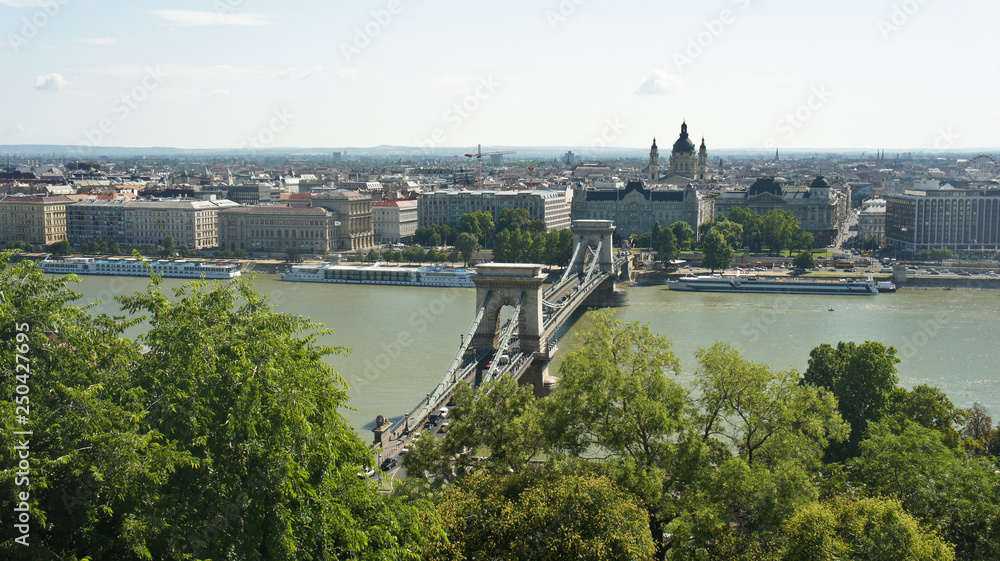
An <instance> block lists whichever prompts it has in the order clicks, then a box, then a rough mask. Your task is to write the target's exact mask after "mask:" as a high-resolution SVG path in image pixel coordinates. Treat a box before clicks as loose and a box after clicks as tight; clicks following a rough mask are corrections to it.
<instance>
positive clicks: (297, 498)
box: [0, 255, 432, 560]
mask: <svg viewBox="0 0 1000 561" xmlns="http://www.w3.org/2000/svg"><path fill="white" fill-rule="evenodd" d="M68 280H69V277H58V278H55V279H46V278H45V277H44V276H43V275H42V274H41V271H40V270H39V269H37V267H36V266H35V265H34V264H32V263H30V262H24V263H21V264H18V265H17V266H13V267H11V266H8V265H7V255H4V256H3V257H0V295H2V296H0V315H2V316H3V321H2V322H0V325H2V326H4V327H2V328H0V329H3V330H4V331H5V335H6V336H7V338H6V339H5V340H7V341H14V340H15V336H14V333H13V330H14V326H15V325H16V324H18V323H26V324H27V325H28V326H29V328H30V329H29V331H28V333H29V335H30V337H31V341H30V345H29V350H28V353H29V355H30V359H31V363H30V364H31V378H30V380H31V388H32V391H31V394H30V397H31V400H32V402H31V407H32V413H33V422H34V423H33V425H34V427H35V430H36V436H35V437H32V438H31V458H32V466H37V471H35V472H33V473H32V480H31V483H32V486H31V497H30V506H31V512H32V523H33V527H32V529H33V532H32V535H31V537H32V546H31V547H29V548H24V547H22V546H20V545H16V544H13V542H12V541H11V537H12V536H11V532H12V529H11V528H10V526H8V529H7V530H5V532H4V541H3V542H2V544H0V556H3V557H4V558H7V559H43V558H66V559H75V558H83V557H90V558H94V559H122V560H131V559H151V558H154V557H155V558H157V559H194V558H199V559H206V558H212V559H223V558H225V559H325V558H335V557H336V558H343V557H349V558H356V559H416V558H417V554H416V552H418V551H420V550H421V549H422V548H423V546H424V544H425V542H426V541H427V539H429V537H430V533H431V532H432V530H431V529H430V527H429V526H428V522H429V519H428V518H427V515H426V511H425V510H423V507H422V506H420V504H419V503H414V504H401V503H398V502H397V501H396V500H386V499H383V498H382V497H381V496H380V495H379V494H378V493H377V492H376V491H375V490H374V489H372V488H371V487H370V486H369V485H368V483H367V482H366V481H362V480H359V479H358V478H356V477H355V476H354V473H355V472H356V471H357V469H358V468H359V466H361V465H362V464H366V463H369V462H370V461H371V457H370V455H369V454H368V452H367V450H366V447H365V444H364V443H363V442H361V441H360V440H359V439H358V438H357V437H356V436H355V434H354V432H353V430H352V429H351V428H350V427H349V426H348V424H347V421H346V420H345V419H344V418H343V417H342V416H341V415H340V414H339V413H338V412H337V409H338V408H339V407H342V406H344V405H345V403H346V392H345V389H346V388H345V385H344V383H343V380H342V379H341V378H340V376H339V375H337V373H336V372H334V371H333V370H332V368H331V367H330V366H329V365H328V364H327V363H326V362H324V360H323V357H324V356H327V355H330V354H342V353H343V352H345V350H344V349H342V348H338V347H330V346H327V345H323V344H321V343H319V341H318V337H319V336H321V335H323V334H324V333H325V332H314V331H315V328H316V326H315V325H314V324H312V323H311V322H309V321H308V320H306V319H304V318H301V317H299V316H295V315H291V314H278V313H275V312H272V311H271V310H270V305H269V304H268V303H267V301H266V300H265V299H264V298H263V297H261V296H260V295H258V294H256V293H255V292H254V291H253V290H252V289H251V288H250V286H249V284H247V283H246V282H245V281H238V282H233V283H230V284H225V285H223V284H209V283H205V282H199V283H191V284H189V285H187V286H185V287H183V288H178V289H175V290H174V291H173V294H172V295H171V296H170V297H168V296H167V295H165V294H163V293H162V292H161V290H160V289H159V287H158V286H157V284H156V282H155V281H154V283H153V284H151V287H150V290H149V291H148V292H147V293H145V294H136V295H134V296H123V297H119V298H118V300H119V301H120V302H121V303H122V305H123V307H124V308H125V309H126V310H127V312H129V313H132V314H135V313H142V314H143V316H140V317H141V318H144V319H145V321H147V322H148V331H147V333H146V334H145V335H143V336H141V337H140V338H139V339H138V340H136V341H130V340H128V339H126V338H124V337H123V336H122V333H123V332H124V330H125V329H126V328H128V327H131V326H132V325H134V324H135V323H136V322H138V321H139V319H138V318H137V319H135V320H131V321H125V320H123V319H122V318H111V317H108V316H106V315H100V316H98V317H96V318H95V317H91V316H90V315H89V314H88V313H87V312H86V311H85V310H83V309H80V308H77V307H75V306H73V305H72V302H73V300H75V299H76V298H78V295H75V294H73V293H71V292H69V291H68V290H66V283H67V282H68ZM306 332H312V333H308V334H305V335H303V333H306ZM140 344H141V345H143V347H142V348H141V347H140ZM13 352H14V347H13V345H6V346H5V347H4V350H3V354H4V357H3V359H4V360H6V361H7V363H8V364H14V356H13ZM0 408H2V413H3V420H2V421H0V422H2V423H3V424H4V426H3V428H4V429H5V430H4V431H3V435H2V436H0V445H2V451H0V458H2V461H3V471H2V472H0V492H3V493H4V494H5V495H6V496H13V493H14V478H15V476H16V472H15V469H13V468H12V467H11V466H16V465H17V464H16V460H15V458H14V448H13V446H14V444H15V442H14V440H13V439H14V438H15V437H14V436H13V435H12V434H11V431H12V430H14V426H13V425H12V423H13V419H14V418H15V417H14V414H13V403H12V402H8V401H4V402H3V404H2V405H0ZM42 428H43V430H40V429H42Z"/></svg>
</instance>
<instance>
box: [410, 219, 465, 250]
mask: <svg viewBox="0 0 1000 561" xmlns="http://www.w3.org/2000/svg"><path fill="white" fill-rule="evenodd" d="M457 237H458V230H456V229H455V228H452V227H451V226H449V225H447V224H432V225H430V226H423V227H420V228H417V231H416V232H414V234H413V241H415V242H416V243H418V244H421V245H426V246H438V245H452V244H454V243H455V238H457ZM435 242H436V243H435Z"/></svg>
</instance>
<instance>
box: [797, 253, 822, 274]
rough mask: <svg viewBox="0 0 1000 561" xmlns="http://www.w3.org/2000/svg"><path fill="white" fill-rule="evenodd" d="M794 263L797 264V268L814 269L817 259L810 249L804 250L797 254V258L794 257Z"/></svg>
mask: <svg viewBox="0 0 1000 561" xmlns="http://www.w3.org/2000/svg"><path fill="white" fill-rule="evenodd" d="M792 265H795V267H796V268H798V269H802V270H803V271H804V270H806V269H812V268H813V267H815V266H816V260H815V259H813V255H812V253H809V252H808V251H803V252H802V253H799V254H798V255H796V256H795V259H792Z"/></svg>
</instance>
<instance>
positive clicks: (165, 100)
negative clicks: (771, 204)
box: [0, 0, 1000, 153]
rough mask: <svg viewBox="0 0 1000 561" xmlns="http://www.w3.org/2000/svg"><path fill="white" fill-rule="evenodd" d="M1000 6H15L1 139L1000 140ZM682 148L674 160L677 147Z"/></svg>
mask: <svg viewBox="0 0 1000 561" xmlns="http://www.w3.org/2000/svg"><path fill="white" fill-rule="evenodd" d="M998 25H1000V3H997V2H989V1H985V0H981V1H972V0H948V1H947V2H946V1H945V0H838V1H831V0H806V1H803V0H798V1H794V0H708V1H693V0H690V1H687V2H679V1H675V0H661V1H658V2H652V1H645V2H637V1H630V0H623V1H618V2H612V1H610V0H506V1H504V2H498V1H497V2H482V1H474V0H462V1H459V0H435V1H433V2H432V1H431V0H352V1H350V2H348V1H345V0H326V1H319V0H285V1H282V2H275V1H271V2H265V1H263V0H178V1H173V2H163V1H157V0H147V1H142V2H135V1H131V2H124V1H118V0H103V1H101V0H0V73H2V74H0V75H2V80H0V107H2V108H3V111H2V114H0V144H69V145H81V146H87V147H94V148H95V149H99V148H100V147H101V146H129V147H155V146H169V147H177V148H219V149H228V148H247V149H250V150H252V149H260V148H265V147H275V148H276V147H329V148H336V147H370V146H377V145H402V146H428V147H446V146H447V147H450V146H456V147H468V146H475V145H476V144H482V145H484V146H498V145H509V146H583V147H593V148H601V147H616V148H633V147H634V148H644V149H645V148H648V147H649V145H650V142H651V141H652V139H653V137H654V136H655V137H656V138H657V140H658V144H659V145H660V146H661V149H662V147H665V146H669V145H670V144H671V143H673V141H674V140H676V139H677V135H678V133H679V128H680V124H681V122H682V120H686V121H687V123H688V126H689V132H690V134H691V136H692V137H693V138H694V140H695V141H696V142H699V141H700V139H701V137H704V138H705V141H706V144H707V146H708V147H709V151H710V153H711V150H712V149H713V148H719V149H768V150H771V149H774V148H775V147H777V148H779V149H781V148H785V149H809V148H831V149H834V148H844V149H847V148H862V149H879V148H882V149H888V150H930V151H933V150H944V149H973V148H979V147H995V146H1000V141H997V139H996V134H995V131H997V130H1000V108H998V107H997V102H996V94H997V92H998V91H1000V60H998V58H997V56H996V54H997V53H998V52H1000V34H997V33H996V31H995V30H996V29H997V27H998ZM667 150H669V149H667Z"/></svg>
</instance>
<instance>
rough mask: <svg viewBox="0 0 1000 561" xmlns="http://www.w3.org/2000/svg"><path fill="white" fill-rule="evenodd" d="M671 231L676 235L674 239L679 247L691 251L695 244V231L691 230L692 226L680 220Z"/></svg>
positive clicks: (671, 227)
mask: <svg viewBox="0 0 1000 561" xmlns="http://www.w3.org/2000/svg"><path fill="white" fill-rule="evenodd" d="M670 231H671V232H673V233H674V238H675V239H676V240H677V245H678V246H680V248H681V249H691V245H692V244H694V237H695V236H694V230H693V229H691V225H690V224H688V223H687V222H684V221H683V220H678V221H677V222H674V223H673V224H671V225H670Z"/></svg>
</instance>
